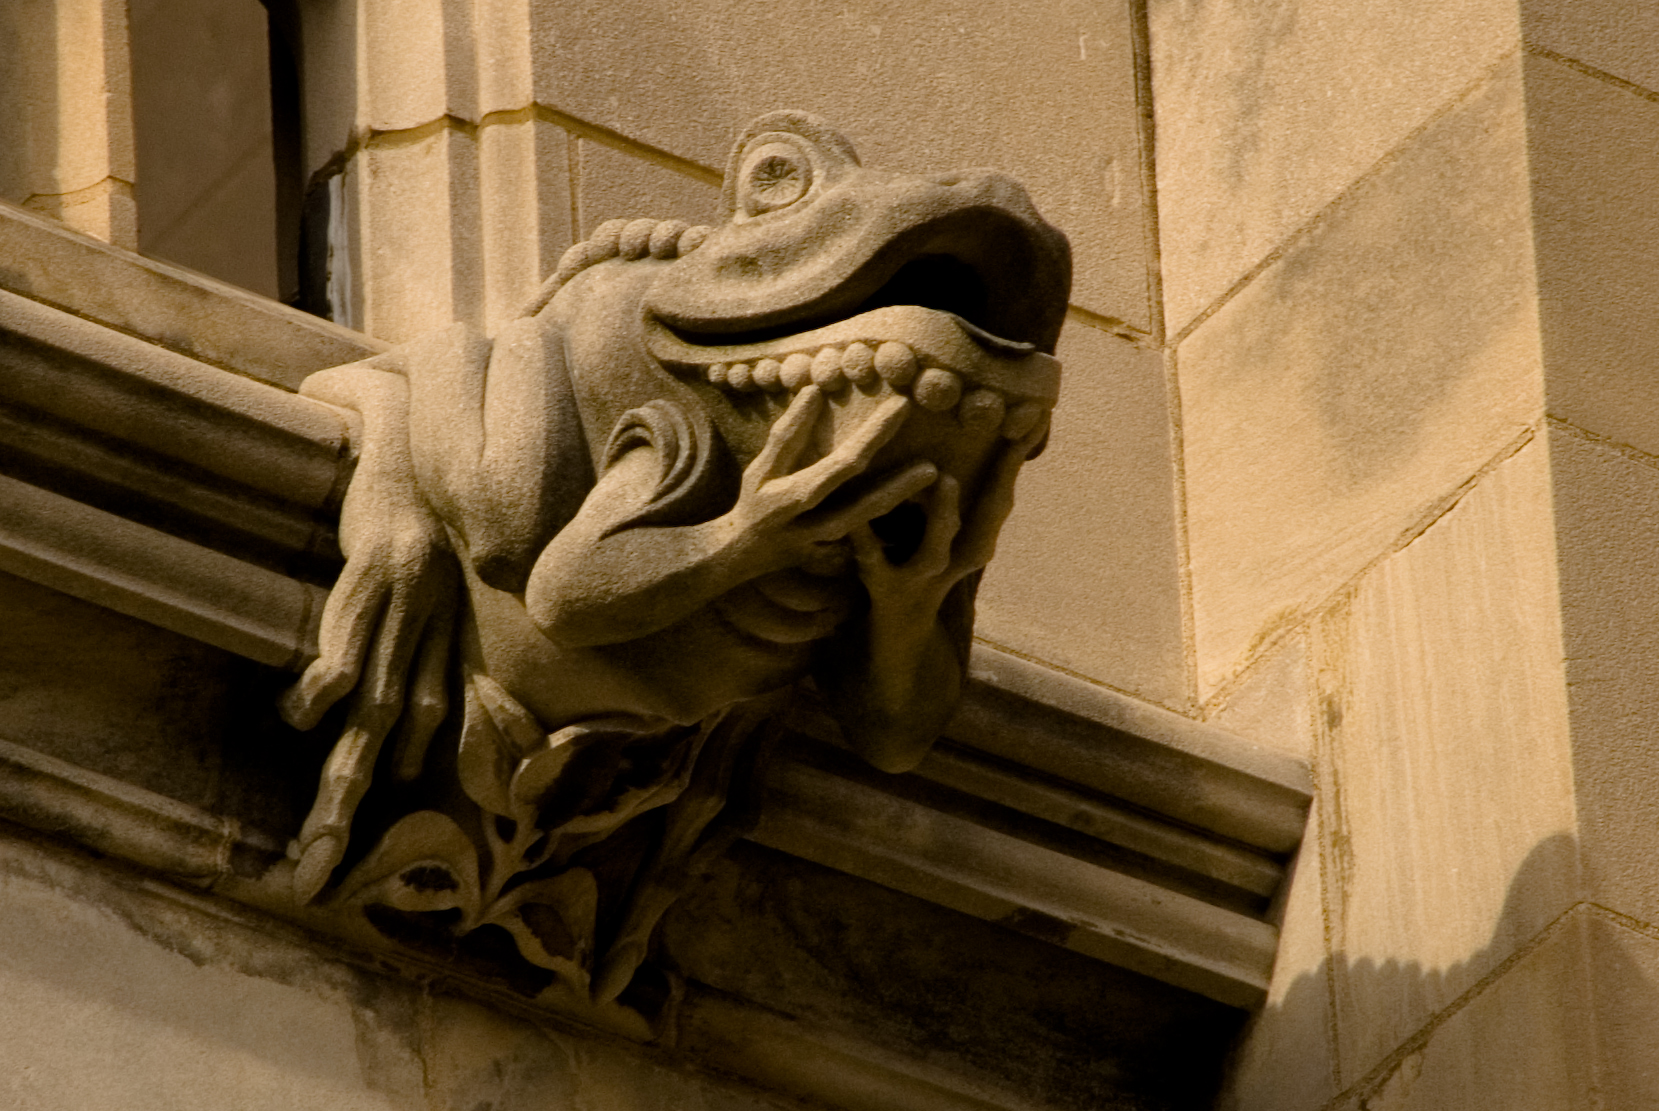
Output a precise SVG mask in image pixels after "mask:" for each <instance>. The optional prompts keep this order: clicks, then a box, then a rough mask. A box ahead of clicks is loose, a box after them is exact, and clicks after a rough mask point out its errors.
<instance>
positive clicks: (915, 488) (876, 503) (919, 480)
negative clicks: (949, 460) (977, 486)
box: [812, 462, 939, 555]
mask: <svg viewBox="0 0 1659 1111" xmlns="http://www.w3.org/2000/svg"><path fill="white" fill-rule="evenodd" d="M938 477H939V468H938V467H936V466H934V465H933V464H932V463H927V462H920V463H912V464H911V465H910V466H908V467H906V468H905V469H904V470H902V471H900V472H899V473H898V474H896V475H894V476H893V477H891V478H889V479H887V480H885V481H884V482H882V483H881V485H879V486H877V487H876V488H875V489H874V490H871V491H870V492H869V493H868V494H865V495H864V496H863V497H861V498H859V499H858V500H857V501H855V502H853V503H852V504H851V505H849V506H846V507H844V508H842V509H837V510H835V511H834V512H832V513H830V514H828V515H826V516H825V517H824V518H823V519H822V520H821V521H818V522H817V523H816V524H815V525H814V526H813V529H812V531H813V533H814V534H815V535H816V537H817V538H818V539H820V540H839V539H840V538H841V537H843V536H847V535H850V534H851V533H852V532H853V530H854V529H856V528H858V526H860V525H867V524H868V523H869V522H871V521H873V520H875V519H876V518H877V517H881V516H883V515H885V514H887V513H891V512H892V511H893V510H894V509H896V508H898V506H899V503H901V502H903V501H905V500H907V499H909V498H912V497H914V496H915V495H917V494H919V493H921V492H922V491H923V490H925V489H927V487H928V485H929V484H931V483H932V482H933V481H934V480H935V479H937V478H938ZM857 543H858V542H857V540H856V539H855V540H854V545H855V547H854V554H855V555H856V554H857V547H856V545H857Z"/></svg>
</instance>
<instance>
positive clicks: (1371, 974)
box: [1316, 442, 1579, 1106]
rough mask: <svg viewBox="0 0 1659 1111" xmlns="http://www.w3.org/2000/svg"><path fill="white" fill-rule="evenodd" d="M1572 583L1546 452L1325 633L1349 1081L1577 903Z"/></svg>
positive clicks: (1332, 839)
mask: <svg viewBox="0 0 1659 1111" xmlns="http://www.w3.org/2000/svg"><path fill="white" fill-rule="evenodd" d="M1554 582H1555V545H1554V542H1553V536H1552V534H1551V528H1550V486H1549V470H1548V459H1547V455H1546V448H1545V445H1544V444H1543V443H1540V442H1534V443H1533V444H1531V445H1529V446H1528V447H1526V448H1524V449H1522V451H1521V452H1520V453H1519V454H1517V455H1516V456H1515V457H1514V458H1512V459H1510V460H1509V461H1508V462H1506V463H1504V464H1503V465H1502V466H1500V467H1498V468H1497V469H1496V470H1494V471H1493V472H1492V473H1491V474H1489V475H1488V476H1487V477H1486V478H1485V479H1483V480H1482V481H1481V483H1480V484H1479V485H1477V486H1476V487H1475V488H1474V490H1473V491H1471V492H1470V493H1469V494H1468V495H1467V497H1465V498H1464V499H1463V500H1462V501H1461V502H1460V503H1458V505H1456V506H1455V507H1454V508H1453V509H1451V510H1450V511H1449V512H1448V513H1446V515H1445V516H1444V517H1442V518H1441V519H1440V520H1439V521H1437V522H1436V523H1435V524H1434V525H1433V526H1432V527H1431V528H1430V529H1429V530H1428V531H1427V532H1425V533H1424V534H1423V535H1422V536H1421V537H1419V538H1418V539H1417V540H1416V541H1414V542H1413V543H1412V544H1410V545H1409V546H1408V547H1406V548H1405V549H1404V550H1403V551H1401V552H1400V553H1398V554H1397V555H1394V556H1392V557H1390V558H1389V559H1387V560H1385V561H1384V562H1383V563H1382V564H1380V565H1379V566H1378V567H1377V568H1376V569H1374V570H1373V571H1372V572H1370V573H1369V574H1368V575H1367V576H1366V577H1365V579H1363V580H1362V581H1361V582H1360V584H1359V586H1358V587H1357V588H1356V590H1355V591H1354V594H1353V595H1352V599H1351V602H1350V603H1349V604H1348V605H1345V606H1343V607H1341V608H1339V609H1338V610H1337V611H1336V612H1335V613H1334V614H1333V615H1332V616H1331V617H1329V618H1328V619H1327V620H1326V621H1325V622H1324V623H1323V625H1322V628H1321V630H1320V641H1319V643H1318V645H1317V646H1316V651H1317V653H1318V659H1319V661H1320V670H1321V676H1320V709H1321V718H1322V721H1323V727H1324V733H1325V736H1324V738H1323V741H1322V744H1323V745H1325V746H1327V748H1326V752H1327V753H1328V755H1327V756H1326V758H1325V759H1323V760H1322V761H1321V764H1322V766H1323V769H1324V771H1323V776H1324V781H1323V782H1322V784H1321V793H1320V802H1319V804H1318V805H1320V806H1321V808H1322V813H1323V816H1324V822H1325V837H1326V846H1325V852H1326V853H1327V858H1328V860H1329V861H1330V863H1331V867H1330V869H1329V875H1330V876H1331V877H1332V883H1333V887H1332V890H1331V892H1330V896H1329V898H1330V900H1331V908H1332V909H1331V922H1332V936H1331V947H1332V953H1333V956H1334V957H1335V958H1336V959H1337V961H1338V963H1337V966H1336V968H1335V988H1336V998H1337V1028H1338V1031H1339V1037H1340V1053H1341V1060H1342V1075H1343V1078H1344V1082H1345V1083H1351V1082H1352V1080H1353V1079H1354V1078H1355V1077H1358V1076H1360V1075H1363V1074H1364V1073H1365V1072H1366V1071H1367V1070H1369V1069H1370V1068H1371V1067H1372V1066H1373V1065H1375V1064H1376V1063H1377V1062H1378V1061H1380V1060H1381V1059H1382V1058H1383V1057H1384V1056H1386V1055H1387V1054H1388V1053H1389V1051H1391V1050H1392V1049H1393V1048H1394V1047H1395V1046H1397V1045H1399V1044H1400V1043H1401V1042H1402V1041H1404V1040H1405V1039H1406V1038H1407V1037H1409V1036H1410V1035H1411V1034H1412V1033H1413V1031H1415V1030H1416V1029H1417V1028H1418V1027H1420V1026H1421V1025H1422V1024H1423V1023H1424V1022H1426V1021H1428V1020H1429V1018H1430V1017H1431V1016H1433V1015H1434V1014H1435V1013H1436V1012H1438V1011H1440V1010H1441V1009H1442V1008H1444V1007H1446V1006H1447V1005H1449V1004H1451V1003H1452V1002H1453V1001H1454V1000H1456V999H1457V998H1458V996H1460V995H1461V994H1462V993H1463V992H1465V991H1467V990H1468V989H1469V988H1470V987H1471V986H1473V985H1474V984H1475V982H1476V981H1478V980H1479V979H1480V978H1481V977H1482V976H1484V975H1486V974H1487V973H1488V972H1490V971H1491V970H1492V968H1493V967H1495V966H1496V965H1497V964H1499V963H1500V962H1501V961H1503V960H1504V959H1505V958H1506V957H1508V956H1509V955H1510V954H1511V953H1512V952H1514V951H1515V949H1516V947H1517V946H1518V945H1520V944H1521V943H1523V942H1525V941H1526V940H1527V939H1529V938H1531V937H1532V936H1534V935H1535V934H1537V933H1538V931H1540V930H1541V929H1543V928H1544V927H1545V926H1546V925H1547V924H1548V923H1549V922H1550V921H1551V920H1552V919H1554V918H1555V917H1556V916H1557V915H1558V914H1560V913H1561V912H1562V911H1563V910H1564V909H1566V908H1567V907H1568V906H1569V905H1571V903H1572V902H1573V900H1574V899H1575V898H1576V897H1577V894H1576V893H1577V891H1578V890H1579V888H1578V872H1577V854H1576V851H1575V850H1574V846H1573V840H1572V835H1573V831H1574V824H1575V815H1574V799H1573V793H1574V787H1575V784H1574V777H1573V769H1572V766H1571V761H1570V755H1569V751H1568V737H1567V706H1566V694H1565V687H1564V684H1563V669H1562V664H1561V653H1562V649H1561V639H1560V638H1561V632H1560V623H1559V617H1558V615H1557V612H1556V608H1555V604H1556V601H1555V600H1556V595H1555V589H1554ZM1448 1106H1451V1105H1448ZM1500 1106H1505V1105H1502V1104H1500Z"/></svg>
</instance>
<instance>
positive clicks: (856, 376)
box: [705, 340, 1043, 440]
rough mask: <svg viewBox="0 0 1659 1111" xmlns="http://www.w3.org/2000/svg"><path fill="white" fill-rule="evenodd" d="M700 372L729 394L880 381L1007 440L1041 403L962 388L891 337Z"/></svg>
mask: <svg viewBox="0 0 1659 1111" xmlns="http://www.w3.org/2000/svg"><path fill="white" fill-rule="evenodd" d="M705 374H706V376H707V378H708V380H709V382H710V383H712V384H713V385H715V386H719V387H722V388H724V389H727V390H731V391H733V392H735V393H751V392H754V391H757V390H760V391H765V392H766V393H781V392H784V391H787V392H789V393H798V392H799V391H801V390H802V389H804V388H806V386H807V385H808V384H814V385H817V386H818V387H819V388H820V389H822V390H824V391H825V392H826V393H830V394H835V393H839V392H840V391H841V390H844V389H846V388H847V387H848V386H857V387H859V388H860V389H866V390H868V389H874V388H875V387H877V386H879V385H880V384H881V383H882V382H886V383H887V384H888V385H889V386H891V387H893V389H894V390H895V391H897V392H899V393H903V394H908V395H909V396H910V397H911V398H912V399H914V400H915V402H916V404H917V405H919V406H921V407H922V408H923V409H926V410H928V411H929V412H933V413H946V412H949V411H951V410H952V409H954V410H956V418H957V420H958V421H960V422H961V424H962V426H963V428H965V429H967V430H968V431H969V432H977V433H981V434H983V433H988V432H990V431H992V430H993V429H996V430H998V431H999V432H1000V433H1001V435H1003V436H1006V437H1007V438H1008V439H1010V440H1017V439H1019V438H1020V437H1021V436H1024V435H1025V434H1026V433H1027V432H1029V431H1031V429H1032V428H1033V427H1034V426H1035V425H1036V423H1037V420H1038V418H1040V417H1041V416H1042V412H1043V407H1042V406H1041V405H1039V404H1038V403H1037V402H1035V401H1021V402H1018V403H1016V404H1014V405H1013V406H1009V405H1008V403H1007V402H1006V401H1005V400H1004V399H1003V396H1002V395H1001V394H1000V393H998V392H997V391H995V390H991V389H985V388H984V387H976V388H972V389H966V388H965V387H964V386H963V383H962V378H961V376H960V375H958V374H956V373H955V372H954V371H949V370H945V369H943V368H941V367H927V368H925V369H924V368H923V367H922V364H921V363H920V362H919V361H918V360H917V358H916V353H915V352H914V351H912V350H911V349H910V346H909V345H908V344H905V343H900V342H898V341H896V340H889V341H887V342H886V343H883V344H881V345H880V346H878V347H873V348H872V347H871V346H870V345H869V344H867V343H849V344H848V345H847V346H846V347H837V346H829V347H822V348H819V349H818V351H817V352H815V353H814V354H811V355H808V354H806V353H804V352H796V353H794V354H792V355H788V356H785V357H784V358H783V359H781V360H780V359H772V358H765V359H757V360H756V361H754V362H752V363H747V362H743V363H714V364H713V365H711V366H710V367H708V369H707V371H706V372H705Z"/></svg>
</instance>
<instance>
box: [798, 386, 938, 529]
mask: <svg viewBox="0 0 1659 1111" xmlns="http://www.w3.org/2000/svg"><path fill="white" fill-rule="evenodd" d="M808 388H809V389H815V388H816V387H808ZM803 392H804V391H803ZM910 407H911V401H910V399H909V398H908V397H903V396H898V395H895V396H893V397H890V398H888V399H887V400H886V401H883V402H882V403H881V404H880V405H879V406H877V407H876V410H875V412H873V413H871V414H870V415H869V416H868V417H867V418H865V420H864V423H862V424H860V425H859V426H858V430H857V431H856V432H854V433H853V434H852V435H851V436H849V437H847V439H845V440H844V441H842V442H841V443H840V444H837V445H836V447H835V450H833V451H831V452H830V453H829V454H828V455H826V456H824V457H823V458H822V459H820V460H818V462H816V463H814V464H812V466H810V467H808V468H806V469H805V470H804V471H801V472H800V473H799V474H797V475H796V476H795V478H796V480H797V481H799V482H801V483H802V484H803V485H804V486H805V491H804V492H803V493H802V494H801V507H802V508H803V509H811V508H813V507H814V506H816V505H817V504H818V503H819V502H821V501H823V500H824V499H825V498H827V497H829V495H830V494H831V493H832V492H834V491H835V489H836V488H837V487H839V486H840V485H841V484H842V483H844V482H846V481H847V480H849V479H851V478H852V477H853V476H855V475H858V474H862V473H863V472H864V470H865V469H866V468H867V467H869V465H870V461H871V460H872V459H874V458H875V457H876V452H878V451H880V450H881V449H882V448H883V447H884V446H885V445H886V444H887V442H888V441H889V440H891V439H892V438H893V437H894V436H895V435H897V434H898V431H899V426H900V425H902V424H904V421H905V418H906V417H907V416H908V415H909V413H910ZM922 485H924V486H925V485H926V483H923V484H922ZM918 489H920V487H918ZM899 500H900V501H902V500H904V499H902V498H901V499H899ZM893 504H894V505H897V504H898V502H894V503H893ZM889 508H891V506H889ZM878 516H879V514H878Z"/></svg>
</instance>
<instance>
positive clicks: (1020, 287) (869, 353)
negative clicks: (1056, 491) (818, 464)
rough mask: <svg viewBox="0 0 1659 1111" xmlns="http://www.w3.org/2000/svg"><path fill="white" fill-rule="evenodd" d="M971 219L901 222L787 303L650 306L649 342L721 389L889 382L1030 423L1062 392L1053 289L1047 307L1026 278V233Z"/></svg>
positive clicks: (917, 395)
mask: <svg viewBox="0 0 1659 1111" xmlns="http://www.w3.org/2000/svg"><path fill="white" fill-rule="evenodd" d="M973 215H976V216H977V217H978V219H976V220H974V221H972V222H971V223H968V222H965V221H964V220H963V216H964V214H962V213H955V214H953V216H954V217H955V218H954V219H951V220H948V221H935V222H931V223H930V224H929V225H928V226H922V227H916V228H912V229H910V231H909V233H908V234H901V235H899V236H897V237H895V238H894V239H893V240H890V241H888V242H886V243H884V244H882V245H881V246H880V247H879V248H878V249H876V250H875V251H874V252H872V253H871V254H870V256H869V257H867V258H866V259H865V260H864V261H863V263H862V265H857V266H854V267H851V270H852V272H851V273H850V274H847V275H846V276H844V277H841V278H840V280H839V281H836V282H834V284H833V285H830V286H829V288H827V289H825V288H824V286H825V285H826V284H828V283H826V282H825V281H824V279H825V278H826V277H829V276H830V275H827V274H825V273H823V272H822V270H821V269H820V270H818V272H816V273H812V272H811V270H813V269H817V268H812V267H808V268H807V269H808V271H809V272H808V273H807V274H804V275H803V278H804V280H803V281H801V282H799V283H790V286H792V288H790V287H781V288H778V289H777V292H778V293H780V294H783V295H784V296H782V297H781V298H780V299H781V300H783V301H785V303H786V304H785V307H782V308H778V307H776V306H773V307H771V308H770V309H769V310H768V311H765V312H759V313H756V312H751V313H749V314H747V318H746V319H743V320H741V322H740V320H739V318H737V317H736V315H735V314H732V315H725V316H724V318H723V319H722V318H720V317H719V316H715V315H711V316H704V317H702V318H701V319H686V317H685V315H684V314H675V313H664V312H651V313H650V314H649V315H648V317H647V321H646V329H645V334H646V346H647V348H648V350H649V351H650V353H651V355H652V356H653V357H654V358H655V359H657V361H658V362H660V363H661V364H663V366H665V367H666V368H668V369H669V370H671V371H673V372H675V373H677V374H680V375H682V376H686V377H693V376H695V377H701V378H703V379H705V380H706V381H708V382H710V383H711V384H713V385H715V386H716V387H718V388H720V389H722V390H723V391H726V392H730V393H736V394H742V393H755V392H762V393H785V392H787V393H791V394H792V393H796V392H799V391H800V390H801V389H803V388H804V387H805V386H807V385H808V384H809V383H810V384H816V385H818V386H819V387H820V388H822V389H824V390H826V391H828V392H830V393H835V392H837V391H839V390H840V389H842V388H843V387H845V386H849V385H850V386H856V387H859V388H862V389H865V390H870V389H875V388H879V387H880V386H881V384H882V383H886V384H887V385H888V386H890V387H891V388H892V389H894V390H895V391H897V392H900V393H904V394H907V395H909V396H911V397H913V398H914V399H915V400H916V402H917V403H918V404H919V405H920V406H922V407H923V408H925V409H929V410H932V411H935V412H945V411H950V410H959V412H958V415H959V417H960V418H961V419H962V421H963V423H964V424H966V425H968V426H969V427H976V426H984V425H994V424H996V423H999V422H1001V421H1003V420H1004V419H1005V418H1007V417H1010V416H1011V415H1012V414H1014V413H1015V412H1016V411H1019V412H1020V413H1021V416H1020V417H1019V418H1018V419H1017V420H1016V421H1015V423H1016V424H1021V423H1026V421H1027V420H1028V419H1034V418H1031V417H1030V415H1029V410H1031V409H1033V408H1044V409H1046V408H1048V407H1051V406H1052V405H1053V404H1054V402H1055V400H1056V399H1057V398H1058V396H1059V385H1060V364H1059V362H1058V361H1057V360H1056V359H1055V358H1054V357H1053V356H1052V355H1049V354H1047V353H1046V352H1044V351H1043V350H1040V348H1041V347H1043V346H1050V347H1051V346H1052V338H1051V336H1050V335H1049V334H1048V333H1050V332H1052V330H1053V323H1052V318H1053V317H1054V315H1055V314H1054V311H1053V307H1054V306H1053V303H1052V298H1048V301H1049V303H1047V304H1045V303H1044V295H1045V294H1046V293H1047V292H1048V291H1045V290H1043V289H1041V288H1040V287H1039V283H1037V282H1036V281H1034V280H1033V277H1034V272H1040V267H1038V266H1037V265H1036V264H1037V263H1038V261H1039V260H1038V258H1036V257H1034V256H1035V255H1036V254H1037V253H1038V252H1036V251H1034V250H1033V249H1032V247H1033V245H1032V244H1031V242H1030V238H1029V235H1028V233H1027V231H1026V229H1025V228H1023V227H1019V226H1017V225H1016V222H1015V221H1013V220H1007V219H996V218H992V217H990V216H988V214H987V213H986V212H985V211H984V210H980V211H979V212H978V213H976V214H973ZM999 215H1000V214H999ZM941 224H943V225H944V226H941ZM942 247H948V248H951V249H950V250H949V252H948V253H947V252H946V251H942V250H940V249H939V248H942ZM844 258H845V256H843V259H844ZM737 261H738V263H741V261H742V260H741V259H739V260H737ZM828 269H830V270H836V269H840V267H838V266H833V265H832V266H830V267H828ZM815 279H816V280H815ZM779 285H780V286H781V283H779ZM791 292H792V293H795V294H796V296H795V297H789V296H788V295H787V294H788V293H791ZM791 300H793V301H794V302H795V303H794V304H788V303H787V302H789V301H791ZM1059 305H1060V311H1061V312H1063V311H1064V297H1063V295H1062V296H1061V298H1060V301H1059ZM751 307H752V305H751Z"/></svg>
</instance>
